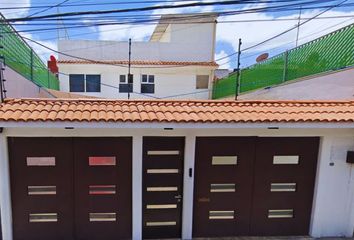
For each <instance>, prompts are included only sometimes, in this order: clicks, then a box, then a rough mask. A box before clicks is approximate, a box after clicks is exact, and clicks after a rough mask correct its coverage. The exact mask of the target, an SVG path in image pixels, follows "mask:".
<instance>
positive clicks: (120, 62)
mask: <svg viewBox="0 0 354 240" xmlns="http://www.w3.org/2000/svg"><path fill="white" fill-rule="evenodd" d="M58 63H59V64H109V65H128V63H129V62H128V61H125V60H106V61H85V60H58ZM131 65H148V66H154V65H169V66H204V67H218V66H219V65H218V64H217V63H216V62H177V61H143V60H142V61H136V60H134V61H131Z"/></svg>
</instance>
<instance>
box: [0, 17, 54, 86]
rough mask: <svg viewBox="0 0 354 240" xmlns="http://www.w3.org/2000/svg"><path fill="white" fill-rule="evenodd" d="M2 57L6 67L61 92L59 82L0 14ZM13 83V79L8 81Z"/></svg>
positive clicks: (0, 48) (0, 47) (38, 83)
mask: <svg viewBox="0 0 354 240" xmlns="http://www.w3.org/2000/svg"><path fill="white" fill-rule="evenodd" d="M0 57H1V61H3V62H4V64H5V65H6V66H9V67H10V68H11V69H13V70H15V71H16V72H18V73H19V74H21V75H22V76H24V77H25V78H27V79H28V80H31V81H33V82H34V83H36V84H37V85H39V86H41V87H46V88H51V89H55V90H59V81H58V79H57V78H56V77H55V75H54V74H52V73H51V72H50V71H48V69H47V66H46V65H45V64H44V63H43V62H42V60H41V59H40V57H39V56H38V55H37V54H36V53H35V52H34V51H33V49H32V48H31V47H30V46H29V45H28V44H27V43H26V42H25V41H24V40H23V39H22V38H21V36H20V35H19V34H18V33H17V32H16V31H15V29H14V28H13V27H12V26H11V25H10V24H8V23H7V22H6V20H5V18H4V16H2V15H1V14H0ZM8 81H11V79H8Z"/></svg>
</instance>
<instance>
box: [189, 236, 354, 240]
mask: <svg viewBox="0 0 354 240" xmlns="http://www.w3.org/2000/svg"><path fill="white" fill-rule="evenodd" d="M195 239H196V240H286V239H289V240H354V238H311V237H306V236H304V237H234V238H195Z"/></svg>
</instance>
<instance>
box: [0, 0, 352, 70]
mask: <svg viewBox="0 0 354 240" xmlns="http://www.w3.org/2000/svg"><path fill="white" fill-rule="evenodd" d="M62 1H63V0H50V1H45V0H17V1H16V2H15V1H13V0H0V6H3V7H29V6H32V7H38V6H47V5H55V4H58V3H60V2H62ZM132 1H133V0H132ZM132 1H128V0H119V1H117V0H116V1H113V0H100V1H98V0H69V1H68V2H67V3H66V4H78V3H83V4H90V3H102V2H105V3H113V2H115V3H116V4H109V5H103V6H102V5H101V6H80V7H79V6H70V7H61V8H59V11H60V12H61V13H64V12H67V11H88V10H109V9H118V8H136V7H144V6H151V5H155V4H156V3H150V4H129V2H132ZM136 1H137V0H136ZM198 1H199V0H198ZM201 1H203V2H207V1H213V0H201ZM309 1H312V0H309ZM309 1H306V0H304V1H303V2H309ZM118 2H121V3H122V2H123V3H127V4H117V3H118ZM191 2H192V1H191ZM341 2H343V0H341V1H334V2H330V3H329V2H327V3H322V4H317V5H311V6H312V7H317V9H310V10H303V11H302V17H303V18H311V17H313V16H314V15H316V14H318V13H320V12H321V11H324V10H325V9H324V8H320V7H321V6H328V5H335V4H338V3H341ZM160 4H175V5H177V4H181V3H178V2H175V3H171V2H165V3H160ZM284 4H289V3H278V4H277V5H284ZM344 4H353V6H349V7H340V8H333V9H331V10H330V11H328V12H326V13H325V14H323V15H321V17H325V18H326V19H318V20H312V21H310V22H309V23H306V24H304V25H303V26H301V27H300V31H299V44H302V43H305V42H308V41H311V40H313V39H315V38H318V37H320V36H322V35H324V34H327V33H329V32H332V31H335V30H336V29H338V28H341V27H343V26H346V25H349V24H351V23H354V0H347V1H346V2H345V3H344ZM273 5H274V4H273ZM266 6H269V4H266V3H264V2H263V1H259V3H257V4H252V5H242V6H236V5H234V6H227V7H212V6H206V7H195V8H188V9H169V10H158V11H157V10H155V11H150V12H144V13H138V15H140V16H141V15H144V16H145V15H146V17H149V15H151V14H168V13H189V12H212V11H214V12H220V11H233V10H240V9H249V8H259V7H266ZM42 9H43V8H42ZM39 10H41V9H21V10H7V11H2V12H3V13H4V14H5V16H6V17H8V18H12V17H23V16H28V15H30V14H33V13H35V12H37V11H39ZM54 13H57V8H53V9H50V10H47V11H45V12H43V13H41V14H38V15H42V14H54ZM134 14H135V15H136V13H134ZM130 15H131V14H130ZM115 16H118V14H116V15H115ZM119 16H124V14H119ZM125 16H126V15H125ZM298 16H299V11H298V10H296V11H284V12H276V13H274V12H262V13H250V14H239V15H232V16H223V17H219V19H218V21H219V22H220V23H218V25H217V44H216V59H218V58H222V57H224V56H227V55H229V54H231V53H233V52H235V51H236V50H237V45H238V43H237V39H238V38H242V40H243V48H247V47H249V46H252V45H254V44H256V43H259V42H261V41H263V40H265V39H267V38H270V37H272V36H274V35H276V34H278V33H280V32H282V31H284V30H287V29H289V28H291V27H293V26H295V25H296V24H297V21H272V20H274V19H276V20H279V19H296V18H297V17H298ZM335 16H336V17H338V16H340V18H332V17H335ZM344 16H347V17H345V18H344ZM327 17H329V18H327ZM112 20H113V21H118V19H115V18H112ZM240 20H241V21H242V20H267V21H263V22H247V23H245V22H239V23H235V22H234V21H240ZM229 21H233V22H232V23H225V22H229ZM82 22H83V23H86V24H92V22H93V21H92V20H84V19H82V21H81V23H82ZM54 23H55V22H54ZM66 26H67V25H66ZM15 27H16V29H17V30H19V31H28V30H33V29H36V28H52V27H53V28H54V27H56V26H50V25H42V26H30V25H29V24H26V23H21V24H20V25H16V26H15ZM154 27H155V26H154V25H152V24H149V25H146V24H144V25H108V26H100V27H85V28H81V29H78V28H75V29H68V30H67V32H68V35H69V37H70V39H95V40H97V39H99V40H117V41H124V40H127V39H128V38H132V39H133V40H135V41H146V40H148V39H149V36H150V35H151V33H152V31H153V29H154ZM21 34H22V35H24V36H26V37H29V38H31V39H34V40H36V41H40V42H41V43H42V44H44V45H47V46H49V47H51V48H54V49H56V48H57V43H56V40H57V35H58V31H57V30H55V29H53V30H50V31H41V32H23V33H21ZM59 34H60V36H61V37H64V36H65V31H60V32H59ZM296 34H297V31H295V30H294V31H291V32H289V33H287V34H285V35H283V36H282V37H279V38H277V39H274V40H272V41H270V42H268V43H266V44H263V45H261V46H259V47H257V48H253V49H250V50H248V51H245V52H243V53H242V57H241V63H242V66H243V67H244V66H248V65H250V64H253V63H254V62H255V58H256V57H257V55H259V54H261V53H264V52H268V53H269V54H270V56H274V55H276V54H278V53H280V52H283V51H285V50H286V49H291V48H293V47H295V39H296ZM33 47H34V48H35V50H36V52H37V53H39V54H40V56H41V57H42V58H44V59H45V58H48V56H49V55H50V54H53V53H52V52H50V51H48V50H46V49H43V48H41V47H39V46H36V45H33ZM235 61H236V58H235V57H232V58H226V59H224V60H222V61H220V62H219V64H220V65H221V66H220V68H229V69H232V68H234V67H235V64H234V62H235Z"/></svg>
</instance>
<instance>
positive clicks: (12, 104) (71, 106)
mask: <svg viewBox="0 0 354 240" xmlns="http://www.w3.org/2000/svg"><path fill="white" fill-rule="evenodd" d="M7 121H16V122H35V121H44V122H45V121H69V122H90V121H92V122H164V123H166V122H175V123H178V122H184V123H204V122H208V123H222V122H230V123H239V122H354V101H183V100H166V101H163V100H131V101H125V100H100V99H7V100H5V102H3V103H1V104H0V122H7Z"/></svg>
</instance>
